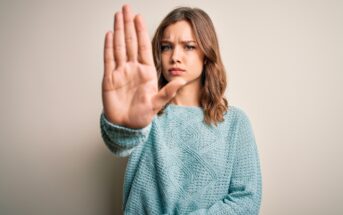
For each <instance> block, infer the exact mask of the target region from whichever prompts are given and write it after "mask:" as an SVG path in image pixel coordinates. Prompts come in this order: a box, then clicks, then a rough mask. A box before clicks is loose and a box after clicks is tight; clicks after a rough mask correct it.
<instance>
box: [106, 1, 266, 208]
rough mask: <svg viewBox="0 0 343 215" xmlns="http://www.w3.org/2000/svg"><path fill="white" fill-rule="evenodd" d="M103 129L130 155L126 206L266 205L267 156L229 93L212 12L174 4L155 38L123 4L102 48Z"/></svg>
mask: <svg viewBox="0 0 343 215" xmlns="http://www.w3.org/2000/svg"><path fill="white" fill-rule="evenodd" d="M104 62H105V71H104V77H103V83H102V99H103V108H104V109H103V113H102V114H101V118H100V125H101V133H102V137H103V140H104V142H105V144H106V145H107V147H108V148H109V149H110V150H111V151H112V152H113V153H114V154H115V155H117V156H130V157H129V161H128V165H127V168H126V174H125V182H124V203H123V209H124V213H125V214H216V215H217V214H230V215H234V214H242V215H250V214H258V213H259V208H260V203H261V172H260V165H259V156H258V151H257V147H256V143H255V138H254V134H253V130H252V127H251V124H250V121H249V119H248V117H247V115H246V114H245V113H244V112H243V110H241V109H239V108H237V107H235V106H231V105H228V102H227V100H226V99H225V98H224V92H225V88H226V77H225V70H224V66H223V64H222V61H221V57H220V53H219V46H218V41H217V37H216V33H215V30H214V26H213V24H212V21H211V19H210V18H209V16H208V15H207V14H206V13H205V12H204V11H202V10H201V9H197V8H188V7H180V8H177V9H175V10H173V11H171V12H170V13H169V14H168V15H167V16H166V17H165V18H164V20H163V21H162V23H161V24H160V26H159V27H158V28H157V31H156V33H155V36H154V38H153V41H152V45H151V43H150V41H149V36H148V33H147V29H146V28H145V26H144V24H143V20H142V17H141V16H140V15H133V14H132V12H131V10H130V8H129V6H128V5H124V6H123V8H122V11H119V12H117V13H116V14H115V22H114V31H113V32H108V33H107V34H106V39H105V49H104Z"/></svg>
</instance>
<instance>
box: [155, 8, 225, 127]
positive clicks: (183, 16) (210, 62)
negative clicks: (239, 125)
mask: <svg viewBox="0 0 343 215" xmlns="http://www.w3.org/2000/svg"><path fill="white" fill-rule="evenodd" d="M183 20H184V21H187V22H188V23H190V25H191V26H192V29H193V31H194V34H195V38H196V41H197V43H198V45H199V47H200V49H201V50H202V51H203V53H204V56H205V57H204V67H203V71H202V74H201V91H200V105H201V107H202V109H203V111H204V120H205V122H206V123H207V124H211V123H214V124H215V125H217V123H218V122H221V121H223V120H224V113H225V112H226V111H227V109H228V101H227V99H226V98H224V93H225V89H226V86H227V80H226V72H225V68H224V65H223V63H222V60H221V56H220V52H219V44H218V39H217V35H216V32H215V29H214V26H213V23H212V21H211V19H210V17H209V16H208V15H207V13H205V12H204V11H203V10H201V9H199V8H190V7H178V8H176V9H174V10H172V11H171V12H170V13H169V14H168V15H167V16H166V17H165V18H164V19H163V20H162V22H161V24H160V25H159V26H158V28H157V30H156V32H155V35H154V37H153V40H152V47H153V56H154V63H155V66H156V69H157V75H158V87H159V89H161V88H162V87H164V86H165V85H166V84H167V83H168V81H167V80H166V79H165V78H164V76H163V73H162V69H163V68H162V60H161V40H162V37H163V33H164V30H165V29H166V28H167V27H168V26H169V25H171V24H174V23H176V22H178V21H183ZM167 105H168V104H167ZM167 105H166V106H167ZM166 106H165V107H164V108H163V109H162V110H161V111H160V112H159V113H158V114H159V115H160V114H162V113H163V110H164V109H165V108H166Z"/></svg>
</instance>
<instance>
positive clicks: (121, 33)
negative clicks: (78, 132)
mask: <svg viewBox="0 0 343 215" xmlns="http://www.w3.org/2000/svg"><path fill="white" fill-rule="evenodd" d="M104 70H105V71H104V77H103V82H102V100H103V107H104V114H105V116H106V118H107V119H108V120H109V121H111V122H112V123H114V124H118V125H122V126H126V127H129V128H143V127H145V126H147V125H148V124H149V123H150V122H151V121H152V119H153V117H154V115H155V114H156V113H157V112H158V111H159V110H160V109H161V108H162V107H163V106H164V105H165V104H166V103H167V102H168V101H169V100H170V99H172V98H173V97H174V96H175V94H176V92H177V90H178V89H179V88H180V87H182V86H183V85H184V84H185V81H184V80H182V79H176V80H174V81H172V82H170V83H168V84H167V85H166V86H165V87H164V88H162V89H161V90H160V91H159V90H158V84H157V82H158V81H157V73H156V68H155V65H154V61H153V56H152V48H151V43H150V40H149V36H148V33H147V30H146V28H145V26H144V23H143V20H142V17H141V16H139V15H136V16H133V15H132V13H131V10H130V8H129V6H128V5H124V6H123V9H122V11H120V12H117V13H116V15H115V21H114V31H113V32H107V34H106V38H105V47H104Z"/></svg>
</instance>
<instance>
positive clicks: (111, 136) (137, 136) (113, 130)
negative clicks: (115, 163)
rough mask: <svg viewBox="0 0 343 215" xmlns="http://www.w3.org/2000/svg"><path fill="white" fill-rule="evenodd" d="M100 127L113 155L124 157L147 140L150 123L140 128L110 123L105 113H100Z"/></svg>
mask: <svg viewBox="0 0 343 215" xmlns="http://www.w3.org/2000/svg"><path fill="white" fill-rule="evenodd" d="M100 129H101V135H102V138H103V140H104V142H105V144H106V146H107V147H108V148H109V149H110V150H111V151H112V152H113V153H114V155H116V156H120V157H125V156H128V155H130V154H131V152H132V151H133V150H134V148H135V147H136V146H138V145H140V144H144V142H146V141H147V139H148V136H149V133H150V129H151V123H150V124H149V125H148V126H146V127H144V128H140V129H133V128H127V127H123V126H121V125H116V124H113V123H111V122H110V121H109V120H107V119H106V116H105V114H104V113H101V116H100Z"/></svg>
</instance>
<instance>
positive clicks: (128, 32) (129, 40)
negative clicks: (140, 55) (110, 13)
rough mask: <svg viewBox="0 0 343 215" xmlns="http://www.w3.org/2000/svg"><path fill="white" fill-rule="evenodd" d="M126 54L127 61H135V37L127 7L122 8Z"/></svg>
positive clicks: (129, 11)
mask: <svg viewBox="0 0 343 215" xmlns="http://www.w3.org/2000/svg"><path fill="white" fill-rule="evenodd" d="M123 12H124V29H125V44H126V53H127V57H128V60H129V61H136V60H137V35H136V30H135V26H134V23H133V15H132V12H131V9H130V7H129V6H128V5H124V6H123Z"/></svg>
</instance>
